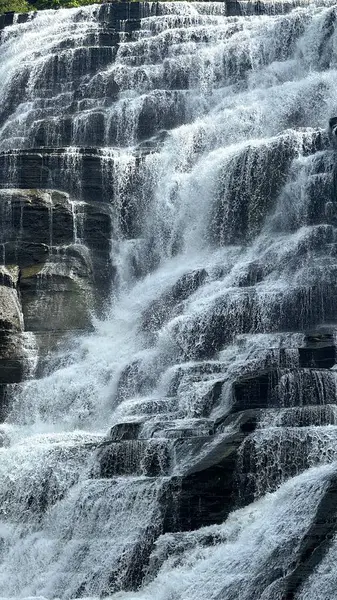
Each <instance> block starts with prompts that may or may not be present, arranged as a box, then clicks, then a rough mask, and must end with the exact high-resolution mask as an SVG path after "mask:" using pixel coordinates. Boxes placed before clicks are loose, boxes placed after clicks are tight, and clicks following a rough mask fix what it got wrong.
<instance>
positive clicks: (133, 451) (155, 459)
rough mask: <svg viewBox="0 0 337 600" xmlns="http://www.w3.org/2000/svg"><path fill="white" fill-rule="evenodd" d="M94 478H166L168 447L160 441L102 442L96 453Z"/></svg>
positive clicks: (168, 464) (168, 456)
mask: <svg viewBox="0 0 337 600" xmlns="http://www.w3.org/2000/svg"><path fill="white" fill-rule="evenodd" d="M97 463H98V470H95V476H97V477H104V478H106V477H114V476H115V475H146V476H149V477H158V476H160V475H166V474H167V473H168V472H169V469H170V463H171V456H170V447H169V446H168V444H167V443H166V442H165V441H161V440H158V441H156V440H126V439H124V440H122V441H121V442H114V441H112V442H105V443H104V444H102V446H101V448H99V450H98V452H97Z"/></svg>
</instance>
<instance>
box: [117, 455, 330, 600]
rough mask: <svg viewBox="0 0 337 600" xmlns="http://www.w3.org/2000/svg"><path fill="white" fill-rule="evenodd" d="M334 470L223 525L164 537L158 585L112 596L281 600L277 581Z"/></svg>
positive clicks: (313, 475) (306, 477)
mask: <svg viewBox="0 0 337 600" xmlns="http://www.w3.org/2000/svg"><path fill="white" fill-rule="evenodd" d="M335 469H336V466H335V465H334V466H329V467H320V468H319V469H314V470H310V471H308V472H307V473H305V474H303V475H301V476H299V477H297V478H295V479H293V480H292V481H291V482H288V483H286V484H284V485H283V486H282V487H281V488H280V489H279V490H278V491H277V492H275V493H273V494H270V495H268V496H267V497H266V498H264V499H262V500H260V501H258V502H256V503H255V504H252V505H250V506H249V507H247V508H244V509H242V510H240V511H237V512H233V513H232V514H231V515H230V516H229V518H228V519H227V521H226V523H225V524H224V525H222V526H218V527H214V526H213V527H207V528H205V529H201V530H199V531H198V532H196V533H194V532H192V533H188V534H183V535H182V536H181V539H179V538H178V539H177V538H175V537H174V536H171V535H170V534H168V535H166V536H163V537H162V538H159V540H158V542H157V543H156V549H155V551H154V553H153V555H152V560H151V561H150V564H151V562H152V564H153V566H154V567H157V568H158V563H159V567H160V570H159V573H158V575H157V576H156V578H155V579H154V581H153V582H151V583H149V584H148V585H147V586H145V588H144V590H142V591H140V592H138V593H134V592H131V593H120V594H115V595H113V596H112V598H113V599H114V600H117V599H118V600H149V599H150V598H156V600H170V599H171V598H179V600H190V599H191V598H194V599H195V600H206V599H207V598H211V599H212V600H219V599H220V598H226V600H236V598H238V595H239V597H240V599H241V598H242V600H250V599H251V598H252V597H254V598H255V597H256V596H255V594H256V590H257V589H258V590H259V591H260V593H261V594H262V595H260V596H259V597H261V598H268V599H271V598H274V599H277V600H279V599H280V598H281V596H278V595H277V590H275V593H274V595H273V590H272V586H273V582H274V581H275V580H277V579H278V578H281V577H282V576H283V574H284V573H285V572H286V571H287V569H288V567H289V566H290V565H291V562H292V560H294V559H295V557H296V552H297V549H298V547H299V545H300V540H301V537H302V536H303V535H304V534H305V532H306V530H307V527H308V524H310V522H311V520H312V519H313V518H314V516H315V510H316V508H317V505H318V502H319V501H320V499H321V497H322V496H323V494H324V491H325V489H326V485H327V482H328V479H329V476H330V474H331V473H333V472H335ZM193 538H194V539H193ZM203 538H204V539H203ZM207 539H208V541H207ZM208 544H209V545H208ZM205 545H206V547H205ZM269 592H270V595H269Z"/></svg>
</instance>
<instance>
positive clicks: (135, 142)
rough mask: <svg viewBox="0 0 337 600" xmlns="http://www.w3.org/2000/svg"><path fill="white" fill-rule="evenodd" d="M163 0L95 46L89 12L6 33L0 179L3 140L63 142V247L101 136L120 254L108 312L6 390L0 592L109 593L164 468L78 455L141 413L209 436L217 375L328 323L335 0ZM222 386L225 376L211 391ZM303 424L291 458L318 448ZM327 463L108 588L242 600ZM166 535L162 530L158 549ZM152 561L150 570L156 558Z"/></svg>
mask: <svg viewBox="0 0 337 600" xmlns="http://www.w3.org/2000/svg"><path fill="white" fill-rule="evenodd" d="M287 4H289V3H287ZM160 6H161V9H160V10H161V13H160V16H153V17H151V16H148V17H145V18H144V19H142V21H141V24H140V30H139V31H136V32H134V33H133V34H132V35H131V38H127V37H126V36H124V37H123V35H124V34H123V33H122V34H121V41H120V43H119V45H118V47H116V48H113V50H112V49H111V48H109V47H107V48H108V49H106V50H104V52H103V53H102V54H100V55H99V58H98V59H97V56H96V54H95V53H96V50H95V48H97V47H99V34H100V28H99V21H98V18H97V11H98V9H97V7H95V6H93V7H87V8H85V9H74V10H59V11H57V12H53V11H46V12H43V13H39V14H37V16H36V17H35V18H34V19H32V20H31V21H29V22H27V23H25V24H21V25H13V26H12V27H8V28H6V29H5V30H4V31H3V33H2V40H1V45H0V80H1V89H0V104H1V106H2V107H3V109H2V112H1V111H0V112H1V115H0V117H1V120H0V150H1V151H3V152H4V153H5V154H4V156H5V157H6V160H7V162H6V168H7V171H6V181H7V183H8V185H12V186H15V185H16V182H17V178H18V170H19V166H18V162H17V161H16V154H15V153H13V152H11V151H12V150H13V149H15V150H18V151H19V150H21V151H23V150H28V149H31V148H37V147H39V146H42V147H51V148H55V147H65V148H66V153H65V154H64V155H63V158H62V160H63V162H62V165H63V168H64V171H62V174H61V178H59V180H60V181H62V183H63V184H64V186H65V188H66V189H67V190H68V191H69V192H70V193H71V194H72V202H75V204H74V205H73V206H75V209H74V210H75V212H74V214H75V216H76V215H77V217H76V219H77V220H76V219H75V217H74V227H75V228H74V241H75V242H77V241H78V237H80V236H81V220H80V214H81V213H80V210H79V211H78V212H76V211H77V208H78V207H79V206H80V205H78V204H77V203H78V202H82V200H83V198H82V195H83V194H84V191H83V189H84V187H83V185H82V183H83V182H82V178H83V177H84V175H83V173H82V171H81V169H82V167H83V165H82V162H81V161H82V155H81V153H80V152H79V147H83V148H92V147H95V148H96V151H97V153H96V155H97V156H98V160H99V164H100V172H101V176H102V181H101V183H102V188H101V189H102V197H104V199H105V201H106V202H107V203H108V204H109V203H110V207H111V218H112V222H113V239H112V260H113V262H114V264H115V266H116V269H117V277H116V281H115V284H114V289H113V291H112V298H113V299H112V301H111V306H110V308H109V311H108V312H107V315H106V317H105V318H104V319H103V320H98V319H94V326H95V330H94V333H93V334H90V335H87V336H85V337H82V338H80V339H79V340H77V343H76V348H75V350H74V349H71V350H69V352H68V353H67V354H65V355H64V357H63V358H62V363H63V366H62V367H61V368H58V369H57V370H55V371H53V370H51V372H50V374H48V375H46V376H45V377H43V378H42V379H36V380H34V379H31V380H29V381H27V382H26V383H25V384H23V385H22V386H20V389H17V390H16V393H15V397H14V400H13V407H12V411H11V414H10V416H9V418H8V419H7V422H6V423H5V424H4V425H3V426H2V430H3V432H4V435H5V436H6V440H7V445H6V446H4V447H2V448H1V449H0V461H1V469H0V478H1V492H0V496H1V504H0V517H1V522H0V537H1V546H0V561H1V564H0V596H1V597H4V598H25V597H35V598H39V597H44V598H48V599H52V598H64V599H67V598H70V597H77V596H88V597H89V596H90V597H100V596H101V595H105V594H108V593H110V592H113V591H114V590H116V589H117V590H123V589H124V587H125V586H126V583H125V582H126V580H127V577H128V573H129V570H130V563H132V562H133V561H134V562H135V561H136V560H140V559H139V553H140V555H141V553H142V551H143V550H142V549H143V548H144V546H146V544H148V545H150V546H151V544H152V542H153V540H154V539H155V538H156V536H157V535H158V533H159V532H160V527H161V519H162V515H161V514H160V510H159V500H158V498H159V496H160V494H161V492H162V489H163V486H165V484H166V482H167V473H166V471H165V469H163V470H162V471H163V472H160V475H161V477H158V480H154V479H152V478H148V477H147V476H146V473H145V472H144V471H142V469H140V471H141V472H140V474H139V475H137V476H135V475H134V476H132V475H130V474H126V475H125V476H124V477H122V476H121V475H119V474H117V475H118V476H117V477H115V478H112V479H108V478H103V477H100V475H99V473H98V474H97V473H96V475H93V474H95V455H94V454H93V448H95V447H96V446H97V444H99V442H100V441H102V440H104V439H105V435H106V433H107V431H108V429H109V428H110V427H112V426H113V425H115V424H118V423H128V422H130V423H131V422H132V423H140V426H141V431H142V436H143V437H144V438H147V437H150V436H152V435H153V436H154V437H155V438H156V439H157V438H165V441H164V442H163V445H164V446H167V447H170V443H171V441H172V439H174V436H175V433H174V432H179V431H181V430H183V431H185V430H186V429H188V430H189V431H191V430H192V431H193V432H197V433H199V434H200V435H201V436H202V435H204V433H205V428H206V430H207V423H206V425H205V420H204V421H201V419H202V418H204V419H207V418H209V419H211V418H213V419H214V418H216V417H217V416H223V415H225V414H226V413H227V412H228V411H229V410H230V407H231V401H232V399H231V393H230V390H231V383H232V382H233V381H234V380H235V379H236V378H237V377H238V376H239V375H241V374H242V373H245V372H249V371H253V370H254V368H257V367H258V366H259V365H261V364H262V363H263V362H264V361H266V360H267V358H268V357H269V355H270V348H274V349H275V352H276V353H277V351H278V349H279V348H280V347H282V346H284V337H285V336H286V334H285V333H284V332H288V331H291V332H297V334H298V336H297V338H296V334H292V336H291V335H290V336H289V344H288V348H289V347H294V348H296V347H297V346H298V338H299V337H301V335H302V332H303V330H304V329H305V328H307V327H310V326H314V325H316V324H317V323H320V322H329V321H333V319H334V318H335V317H336V314H335V313H334V303H333V300H331V297H332V296H333V294H334V293H335V291H336V286H335V275H336V259H335V251H334V247H335V245H336V242H337V236H336V229H335V227H334V223H331V222H329V221H328V220H327V219H326V218H325V209H326V205H327V203H328V202H329V201H330V200H331V197H330V196H331V194H330V191H331V188H332V186H333V168H334V161H335V155H334V152H333V151H332V150H331V148H330V146H329V140H328V136H327V133H326V127H327V121H328V118H329V117H330V116H331V115H334V114H336V111H337V91H336V84H335V81H336V74H337V73H336V65H337V54H336V40H337V36H336V34H335V31H334V19H335V14H336V10H337V9H336V6H335V5H334V3H333V1H332V0H331V1H325V2H323V1H320V0H317V1H316V2H313V3H311V4H307V3H301V5H298V6H294V7H293V9H292V10H291V11H290V12H289V13H287V14H283V10H282V3H280V4H277V3H276V4H275V5H272V3H270V6H273V10H271V9H270V11H267V12H271V13H272V14H265V15H259V16H257V15H251V16H241V17H227V16H226V10H225V5H224V4H222V3H205V4H202V3H198V2H195V3H181V2H177V3H172V4H170V3H168V4H163V5H160ZM242 6H243V8H244V3H243V4H242ZM284 6H285V5H284ZM246 8H247V7H246ZM247 12H249V7H248V8H247ZM278 12H279V13H280V14H277V13H278ZM274 13H275V14H274ZM95 56H96V58H95ZM111 90H112V91H111ZM116 90H118V93H117V92H116ZM18 92H19V93H18ZM114 95H115V96H116V97H115V96H114ZM117 96H118V97H117ZM65 115H66V117H67V119H68V124H67V122H66V119H65ZM69 122H70V126H69ZM163 130H165V131H166V133H165V135H164V134H163ZM147 138H151V140H150V142H151V143H149V145H148V147H146V146H145V147H144V146H142V143H141V142H142V140H144V139H147ZM41 140H42V141H41ZM147 141H148V139H147ZM144 148H145V149H144ZM39 151H40V150H39ZM6 153H7V154H6ZM18 155H19V153H18V154H17V156H18ZM50 177H51V178H52V175H51V176H50ZM52 183H53V181H52ZM51 187H52V186H51ZM126 199H127V202H128V206H129V209H128V210H129V213H128V214H127V216H125V214H124V212H123V211H124V209H125V202H126ZM315 203H316V204H315ZM7 212H8V211H7ZM6 214H7V213H6ZM8 218H9V219H10V214H8ZM126 229H127V234H125V230H126ZM328 289H330V295H329V294H328V292H327V290H328ZM299 307H300V308H299ZM281 332H283V333H281ZM289 352H290V355H289V356H290V358H289V361H290V360H291V359H292V356H291V351H289ZM275 363H277V359H276V358H275ZM205 365H206V366H205ZM295 366H297V365H295ZM202 367H203V368H204V371H203V372H202V375H201V376H200V369H201V368H202ZM218 380H222V381H224V382H225V384H226V385H225V386H224V388H223V390H224V391H223V392H222V396H221V397H220V398H219V401H218V403H217V404H216V405H214V406H213V405H211V406H208V405H207V403H206V400H205V398H206V397H207V393H208V392H209V390H210V389H212V386H213V385H214V382H217V381H218ZM226 390H227V392H226ZM275 429H277V428H269V429H266V431H264V430H263V429H261V430H258V431H259V433H258V435H259V436H260V438H263V436H265V438H268V436H272V435H275ZM227 433H228V432H226V431H225V432H222V433H221V434H219V435H221V436H226V435H227ZM176 435H177V437H179V433H177V434H176ZM277 435H280V434H279V433H277ZM284 435H285V434H284ZM287 435H289V436H290V438H291V443H293V440H294V438H293V437H292V432H291V429H289V431H288V433H287ZM304 435H305V432H304V430H303V431H302V433H301V434H298V436H299V437H300V438H301V439H302V438H303V436H304ZM317 435H318V436H320V435H323V434H322V433H321V432H320V431H318V432H317ZM301 436H302V437H301ZM323 437H324V436H323ZM260 438H258V439H260ZM265 438H263V439H265ZM332 438H333V435H332V436H330V437H329V435H328V434H327V439H328V440H329V441H330V440H331V439H332ZM318 439H319V442H317V444H316V446H315V448H314V451H313V453H314V454H315V456H314V457H313V459H312V461H311V462H310V461H309V462H308V464H305V465H304V468H306V467H308V466H311V465H312V464H316V463H319V462H324V461H325V459H324V456H322V455H321V450H322V447H324V440H323V441H322V439H321V438H319V437H318ZM262 445H263V444H262V443H261V446H262ZM130 446H132V444H130ZM138 451H139V454H137V456H140V455H141V456H142V457H143V454H141V453H142V452H143V449H142V448H140V449H138V450H137V452H138ZM147 451H148V449H146V450H144V452H147ZM130 452H136V450H135V448H134V446H132V447H131V449H130ZM154 452H156V450H154ZM158 452H159V451H158ZM261 452H262V450H261ZM334 458H335V453H334V452H332V453H331V456H330V457H329V460H333V459H334ZM116 460H117V459H116ZM142 460H143V458H142ZM295 460H296V458H295ZM180 467H181V466H180V465H179V464H178V465H175V466H174V467H172V468H173V472H175V471H174V469H176V472H179V469H180ZM329 469H330V470H329ZM331 472H332V467H321V468H317V469H316V470H312V471H310V472H308V473H305V474H304V475H302V476H300V477H299V478H298V479H296V480H294V481H292V480H290V481H288V482H287V483H286V484H285V485H284V486H283V487H282V488H280V490H278V491H277V492H275V493H274V494H273V495H271V496H268V497H266V498H265V499H262V500H259V501H258V502H257V503H256V504H254V505H252V506H250V507H248V508H245V509H243V510H242V511H240V512H238V513H233V514H232V515H231V516H230V518H229V520H228V522H227V523H225V524H224V525H223V526H214V527H213V528H212V529H211V533H212V535H213V534H214V535H215V536H217V538H218V543H217V544H216V545H215V546H214V547H213V546H212V545H211V546H210V547H207V548H206V549H203V548H202V544H200V545H199V541H198V540H199V538H198V535H200V536H201V537H202V535H203V531H201V532H200V534H197V533H196V534H191V538H190V540H189V539H188V536H186V539H185V538H182V539H183V541H182V545H183V547H184V548H185V544H186V549H185V550H184V551H183V552H182V554H181V556H179V558H176V557H173V558H172V559H170V558H169V559H168V560H167V562H165V560H164V559H163V560H162V562H163V566H162V567H161V571H160V573H159V575H158V576H157V578H156V579H155V580H154V582H153V583H149V584H148V587H146V588H145V591H144V592H139V593H133V592H130V593H128V592H125V593H124V592H120V595H119V593H117V596H116V598H117V597H118V598H133V597H135V598H144V599H145V598H148V597H150V596H151V597H155V598H156V599H157V600H160V599H163V600H164V599H167V600H168V599H169V598H170V599H171V598H177V599H181V600H183V599H185V600H191V598H192V597H193V598H194V599H195V600H204V599H205V598H214V599H219V600H220V598H226V600H230V599H231V598H233V599H234V598H237V597H238V596H237V594H238V593H240V598H243V599H245V598H247V600H248V598H249V600H251V598H253V596H252V593H253V592H252V589H253V588H252V586H253V585H254V586H255V587H256V589H257V587H258V586H259V581H258V569H259V567H260V566H261V564H265V563H266V561H267V560H268V559H269V557H270V556H271V555H272V553H273V551H275V552H276V548H277V547H280V546H282V543H284V545H285V547H286V550H285V552H284V555H282V559H280V561H279V563H278V565H277V567H278V568H279V569H281V570H282V569H283V570H286V569H287V568H288V566H289V564H290V562H291V552H295V550H296V541H294V540H296V536H300V534H301V532H303V531H304V530H305V529H306V527H307V524H308V523H309V522H310V519H311V518H312V515H313V514H314V512H315V509H316V506H317V503H318V502H319V499H320V497H321V495H322V494H323V492H324V489H325V488H324V486H325V482H326V480H327V477H328V474H331ZM171 474H172V471H171ZM289 475H293V473H289ZM263 477H267V478H268V469H267V471H265V472H264V473H262V475H261V480H263ZM267 483H268V482H267ZM267 489H268V485H265V483H264V485H263V486H262V489H261V490H259V492H261V493H264V492H265V491H266V490H267ZM289 531H291V535H290V534H289ZM206 533H209V532H206ZM193 535H195V536H196V537H195V539H194V538H193ZM276 538H277V540H276ZM191 539H192V542H191ZM193 540H194V541H193ZM276 542H277V543H276ZM169 543H170V539H169V538H167V537H163V538H159V541H158V542H157V546H156V549H155V551H154V553H153V555H152V561H155V559H156V556H157V554H158V555H160V553H161V552H162V553H164V554H165V552H166V550H165V548H164V546H165V544H169ZM287 544H288V545H287ZM292 544H293V546H292V549H289V553H288V546H289V545H290V546H291V545H292ZM290 546H289V547H290ZM162 548H164V550H162ZM294 548H295V549H294ZM137 553H138V554H137ZM156 553H157V554H156ZM137 556H138V558H137ZM165 556H166V555H165ZM157 558H158V557H157ZM158 560H159V559H158ZM140 563H141V560H140ZM275 568H276V566H275ZM149 569H150V572H149V574H148V578H149V579H151V560H150V567H149ZM224 573H225V574H224ZM135 583H136V584H138V583H139V581H136V582H135ZM238 590H239V591H238ZM267 593H269V592H266V595H265V596H263V598H265V599H267V598H273V599H274V600H275V598H276V595H275V596H272V595H271V596H269V595H267ZM270 593H271V594H272V593H273V592H272V591H271V592H270ZM303 597H307V596H303ZM261 598H262V596H261Z"/></svg>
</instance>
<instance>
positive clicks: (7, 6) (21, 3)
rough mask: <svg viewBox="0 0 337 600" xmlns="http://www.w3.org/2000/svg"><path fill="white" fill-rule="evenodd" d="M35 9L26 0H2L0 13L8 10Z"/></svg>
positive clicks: (22, 11)
mask: <svg viewBox="0 0 337 600" xmlns="http://www.w3.org/2000/svg"><path fill="white" fill-rule="evenodd" d="M30 10H33V9H32V7H31V6H30V5H29V4H28V2H27V1H26V0H0V15H3V14H4V13H6V12H17V13H25V12H29V11H30Z"/></svg>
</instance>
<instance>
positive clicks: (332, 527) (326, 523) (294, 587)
mask: <svg viewBox="0 0 337 600" xmlns="http://www.w3.org/2000/svg"><path fill="white" fill-rule="evenodd" d="M336 531H337V479H336V477H335V476H333V477H332V478H331V480H330V482H329V485H328V487H327V489H326V491H325V493H324V495H323V497H322V499H321V501H320V503H319V505H318V508H317V511H316V515H315V518H314V520H313V522H312V523H311V525H310V527H309V529H308V531H307V532H306V534H305V536H304V537H303V539H302V540H301V544H300V547H299V550H298V552H297V557H296V564H295V567H294V568H293V569H292V571H291V572H290V573H289V574H288V575H287V576H286V577H285V581H284V594H283V596H282V600H294V599H295V598H297V594H298V592H299V591H300V588H301V587H302V585H303V584H304V583H305V581H306V580H307V578H308V577H309V576H310V575H312V573H313V572H314V570H315V568H316V567H317V566H318V565H319V564H320V562H321V561H322V559H323V558H324V556H325V555H326V553H327V552H328V550H329V548H330V545H331V543H332V540H333V538H334V537H335V534H336Z"/></svg>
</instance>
